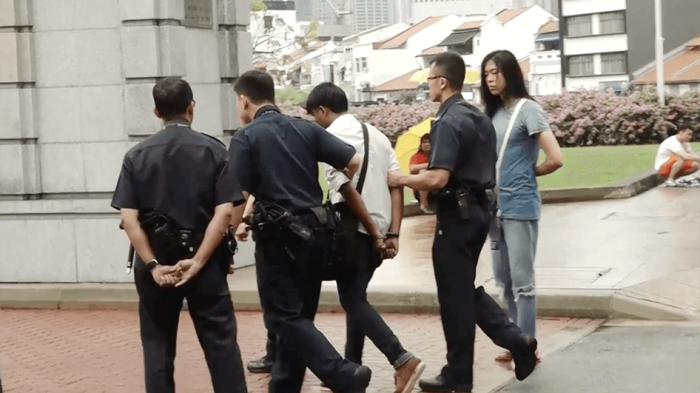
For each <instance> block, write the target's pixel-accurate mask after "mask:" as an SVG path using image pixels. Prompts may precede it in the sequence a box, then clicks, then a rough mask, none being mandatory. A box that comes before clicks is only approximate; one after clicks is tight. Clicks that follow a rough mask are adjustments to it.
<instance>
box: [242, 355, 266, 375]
mask: <svg viewBox="0 0 700 393" xmlns="http://www.w3.org/2000/svg"><path fill="white" fill-rule="evenodd" d="M247 367H248V371H250V372H251V373H253V374H269V373H271V372H272V360H271V359H268V358H267V356H263V357H262V358H260V359H258V360H253V361H250V362H248V366H247Z"/></svg>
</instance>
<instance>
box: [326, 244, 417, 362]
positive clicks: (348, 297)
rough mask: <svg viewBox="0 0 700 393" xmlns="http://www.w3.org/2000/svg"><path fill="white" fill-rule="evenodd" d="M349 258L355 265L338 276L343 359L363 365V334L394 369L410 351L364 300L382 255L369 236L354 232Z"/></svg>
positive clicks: (403, 360)
mask: <svg viewBox="0 0 700 393" xmlns="http://www.w3.org/2000/svg"><path fill="white" fill-rule="evenodd" d="M352 236H354V239H352V241H350V242H349V243H348V244H351V245H353V247H352V249H353V250H354V251H356V252H353V253H352V257H353V258H356V259H355V260H356V261H357V265H356V267H355V268H353V269H347V270H346V271H344V272H342V273H341V274H339V275H338V278H337V279H336V283H337V285H338V295H339V297H340V304H341V305H342V306H343V309H345V312H346V314H345V317H346V320H347V335H346V337H347V338H346V339H347V341H346V344H345V358H346V359H347V360H349V361H351V362H353V363H357V364H362V349H363V347H364V343H365V336H367V337H369V339H370V340H372V342H373V343H374V345H375V346H376V347H377V348H378V349H379V350H380V351H381V352H382V353H383V354H384V356H386V358H387V360H389V363H391V364H392V365H393V366H394V367H395V368H398V367H400V366H401V365H403V363H405V362H406V361H407V360H409V358H410V356H411V355H410V354H409V353H408V352H406V350H405V349H404V348H403V347H402V346H401V343H400V342H399V339H398V338H396V336H395V335H394V332H392V331H391V329H390V328H389V326H388V325H387V324H386V322H384V320H383V319H382V317H381V316H380V315H379V313H377V311H376V310H375V309H374V308H372V306H371V305H370V304H369V303H368V302H367V285H368V284H369V281H370V280H371V279H372V275H373V274H374V271H375V269H376V268H377V267H378V266H379V264H380V263H381V256H380V255H379V254H378V253H377V252H376V251H375V250H374V244H373V242H372V238H371V237H369V236H368V235H365V234H363V233H360V232H355V233H354V234H353V235H352Z"/></svg>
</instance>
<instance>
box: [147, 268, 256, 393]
mask: <svg viewBox="0 0 700 393" xmlns="http://www.w3.org/2000/svg"><path fill="white" fill-rule="evenodd" d="M213 259H216V257H214V258H213ZM134 265H135V269H134V280H135V282H136V290H137V291H138V294H139V317H140V323H141V342H142V344H143V357H144V365H145V377H146V392H148V393H174V392H175V381H174V379H173V373H174V369H175V365H174V363H175V344H176V342H177V327H178V322H179V318H180V312H181V310H182V302H183V299H187V306H188V309H189V313H190V316H191V317H192V321H193V322H194V327H195V330H196V332H197V337H198V338H199V343H200V344H201V346H202V349H203V350H204V356H205V358H206V361H207V365H208V366H209V372H210V374H211V379H212V384H213V387H214V392H216V393H246V392H247V391H248V389H247V387H246V382H245V375H244V372H243V362H242V360H241V352H240V350H239V348H238V343H237V342H236V318H235V316H234V314H233V303H232V302H231V295H230V293H229V289H228V284H227V282H226V274H227V271H228V262H226V261H225V260H223V261H218V260H210V261H209V262H207V264H206V265H205V266H204V268H202V270H201V271H200V272H199V274H198V276H197V277H195V279H194V280H193V281H192V282H191V283H189V284H187V285H186V286H185V287H183V288H178V289H174V288H173V289H160V288H158V286H157V285H156V283H155V282H154V281H153V277H152V275H151V273H150V272H149V271H148V269H147V268H146V266H145V265H144V264H143V262H141V260H139V259H138V258H137V259H136V261H135V264H134Z"/></svg>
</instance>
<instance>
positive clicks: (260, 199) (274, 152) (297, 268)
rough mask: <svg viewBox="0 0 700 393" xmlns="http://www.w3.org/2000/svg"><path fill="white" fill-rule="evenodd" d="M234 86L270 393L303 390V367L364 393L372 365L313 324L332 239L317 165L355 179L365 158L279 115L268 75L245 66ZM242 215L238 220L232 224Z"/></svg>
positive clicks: (343, 391) (236, 150) (342, 389)
mask: <svg viewBox="0 0 700 393" xmlns="http://www.w3.org/2000/svg"><path fill="white" fill-rule="evenodd" d="M234 89H235V91H236V94H237V98H238V103H237V110H238V114H239V117H240V118H241V123H242V124H244V125H245V126H244V127H243V128H241V129H240V130H239V131H237V132H236V133H235V134H234V137H233V140H232V141H231V146H230V148H229V153H230V156H229V161H230V162H231V163H232V165H233V169H234V171H235V174H236V178H237V180H238V184H240V186H241V189H242V190H243V193H244V195H245V196H246V198H247V197H248V196H250V195H252V196H253V197H255V209H254V214H253V216H252V218H251V221H250V223H251V227H252V232H253V238H254V240H255V243H256V244H255V247H256V249H255V259H256V270H257V278H258V292H259V293H260V301H261V305H262V308H263V310H264V320H265V326H266V327H267V329H268V330H269V331H271V332H272V333H273V334H275V335H276V336H277V337H278V345H279V348H278V351H277V356H276V358H275V360H274V365H273V367H272V376H271V379H270V392H271V393H281V392H292V393H298V392H299V391H300V390H301V386H302V382H303V379H304V372H305V370H306V367H308V368H309V369H311V371H312V372H313V373H314V374H316V376H318V377H319V379H321V381H323V382H324V383H325V384H326V385H328V386H329V387H330V388H331V389H333V391H334V392H336V393H360V392H364V391H365V389H366V387H367V385H368V384H369V380H370V378H371V371H370V369H369V368H367V367H365V366H358V365H357V364H354V363H351V362H348V361H347V360H345V359H343V357H342V356H340V354H338V352H337V351H336V350H335V349H334V348H333V346H332V345H331V344H330V342H328V340H327V339H326V337H325V336H324V335H323V334H322V333H321V332H319V331H318V330H317V329H316V327H315V326H314V323H313V320H314V317H315V315H316V311H317V308H318V301H319V296H320V292H321V281H322V272H323V268H324V261H325V256H326V254H327V253H328V247H329V243H330V242H329V235H328V232H327V231H326V230H325V228H324V219H323V217H322V216H323V215H322V214H320V212H319V207H320V206H321V204H322V201H323V193H322V191H321V187H320V185H319V182H318V162H325V163H328V164H329V165H332V166H333V167H335V168H337V169H339V170H344V171H346V173H347V174H348V175H349V176H350V177H351V178H352V175H354V173H355V172H356V171H357V169H358V168H359V167H360V164H361V162H360V159H359V157H358V156H357V154H355V149H353V148H352V147H351V146H349V145H347V144H345V143H343V142H342V141H340V140H339V139H338V138H336V137H335V136H333V135H331V134H329V133H328V132H326V130H324V129H323V128H322V127H320V126H319V125H317V124H314V123H312V122H309V121H306V120H302V119H298V118H293V117H290V116H285V115H282V114H281V113H280V111H279V109H278V108H277V107H275V105H274V102H275V89H274V83H273V80H272V77H271V76H270V75H269V74H267V73H265V72H261V71H248V72H246V73H244V74H243V75H242V76H241V77H240V78H239V80H238V81H237V82H236V85H235V87H234ZM321 210H322V209H321ZM240 220H241V217H234V220H233V222H232V224H233V225H234V227H237V225H238V223H239V222H240Z"/></svg>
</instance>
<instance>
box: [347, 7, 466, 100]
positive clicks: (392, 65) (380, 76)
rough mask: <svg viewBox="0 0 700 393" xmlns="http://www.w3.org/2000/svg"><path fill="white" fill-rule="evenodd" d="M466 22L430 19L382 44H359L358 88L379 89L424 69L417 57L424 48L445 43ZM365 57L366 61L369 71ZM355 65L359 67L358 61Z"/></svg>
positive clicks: (445, 18)
mask: <svg viewBox="0 0 700 393" xmlns="http://www.w3.org/2000/svg"><path fill="white" fill-rule="evenodd" d="M464 22H465V19H464V18H461V17H458V16H456V15H447V16H444V17H436V18H428V19H425V20H423V21H421V22H420V23H417V24H415V25H413V26H411V27H410V28H409V29H407V30H405V31H403V32H401V33H399V34H397V35H396V36H394V37H392V38H389V39H387V40H386V41H384V42H382V43H381V44H377V43H369V44H364V45H357V46H356V47H355V49H354V51H355V54H354V56H355V58H356V59H358V58H359V59H360V60H359V66H360V69H361V71H363V72H362V74H361V75H358V77H356V78H355V88H356V89H357V90H360V91H361V90H362V89H366V88H368V87H369V88H372V87H374V86H378V85H380V84H382V83H384V82H386V81H389V80H391V79H393V78H396V77H397V76H400V75H402V74H405V73H407V72H409V71H411V70H415V69H418V68H421V67H422V60H420V59H419V58H417V56H418V55H420V54H421V52H423V50H424V49H426V48H430V47H432V46H435V45H437V44H438V43H440V42H441V41H443V40H444V39H445V38H446V37H447V36H449V35H450V34H451V33H452V31H453V30H454V29H455V28H457V27H458V26H460V25H461V24H463V23H464ZM364 58H366V59H367V61H366V68H365V62H364ZM355 64H358V62H357V60H356V62H355Z"/></svg>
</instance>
